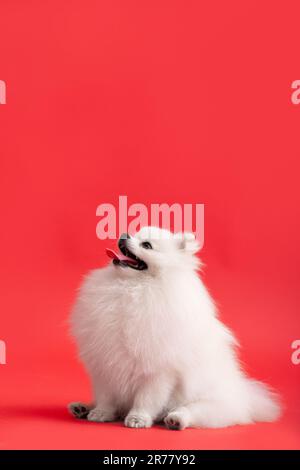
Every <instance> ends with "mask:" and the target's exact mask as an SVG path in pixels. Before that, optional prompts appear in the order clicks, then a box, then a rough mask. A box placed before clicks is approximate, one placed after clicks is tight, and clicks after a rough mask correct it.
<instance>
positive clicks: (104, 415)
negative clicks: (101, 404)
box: [87, 408, 115, 423]
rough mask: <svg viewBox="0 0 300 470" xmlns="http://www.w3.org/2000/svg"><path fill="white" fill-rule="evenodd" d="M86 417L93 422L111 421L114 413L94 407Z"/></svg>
mask: <svg viewBox="0 0 300 470" xmlns="http://www.w3.org/2000/svg"><path fill="white" fill-rule="evenodd" d="M87 419H88V420H89V421H93V422H94V423H105V422H107V421H113V420H114V419H115V414H114V413H113V412H112V411H107V410H103V409H100V408H94V409H93V410H91V411H90V412H89V414H88V416H87Z"/></svg>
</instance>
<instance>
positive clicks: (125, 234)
mask: <svg viewBox="0 0 300 470" xmlns="http://www.w3.org/2000/svg"><path fill="white" fill-rule="evenodd" d="M127 238H130V235H129V233H122V235H121V236H120V240H121V239H123V240H126V239H127Z"/></svg>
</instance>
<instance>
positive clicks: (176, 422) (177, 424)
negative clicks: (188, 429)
mask: <svg viewBox="0 0 300 470" xmlns="http://www.w3.org/2000/svg"><path fill="white" fill-rule="evenodd" d="M164 422H165V424H166V426H167V428H168V429H172V430H174V431H181V430H182V429H184V428H185V423H184V420H183V417H182V416H181V415H180V414H179V413H176V412H174V413H170V414H168V416H167V417H166V418H165V419H164Z"/></svg>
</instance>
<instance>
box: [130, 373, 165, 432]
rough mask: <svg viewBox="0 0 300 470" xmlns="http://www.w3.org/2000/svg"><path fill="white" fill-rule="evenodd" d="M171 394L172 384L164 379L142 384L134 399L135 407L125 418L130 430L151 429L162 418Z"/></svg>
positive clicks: (155, 379) (157, 378)
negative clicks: (154, 422)
mask: <svg viewBox="0 0 300 470" xmlns="http://www.w3.org/2000/svg"><path fill="white" fill-rule="evenodd" d="M170 392H171V383H170V382H168V381H167V380H166V378H163V377H156V378H153V379H149V380H148V381H146V382H145V383H144V384H142V385H141V386H140V388H139V390H138V392H137V394H136V396H135V398H134V402H133V407H132V408H131V410H130V411H129V413H128V415H127V416H126V418H125V426H127V427H129V428H149V427H151V426H152V424H153V421H155V420H157V419H158V417H160V416H161V413H162V410H163V409H164V407H165V405H166V403H167V401H168V399H169V396H170Z"/></svg>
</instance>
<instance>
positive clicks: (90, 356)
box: [69, 227, 280, 429]
mask: <svg viewBox="0 0 300 470" xmlns="http://www.w3.org/2000/svg"><path fill="white" fill-rule="evenodd" d="M119 249H120V253H118V254H117V253H115V252H113V251H112V250H107V252H108V254H109V256H110V257H112V258H113V262H112V263H111V264H110V265H109V266H107V267H105V268H104V269H97V270H95V271H93V272H91V273H90V274H89V275H88V276H87V278H86V280H85V282H84V283H83V286H82V287H81V289H80V293H79V297H78V300H77V303H76V305H75V308H74V312H73V314H72V332H73V334H74V335H75V337H76V338H77V341H78V345H79V350H80V356H81V358H82V360H83V362H84V364H85V366H86V368H87V370H88V372H89V374H90V376H91V380H92V385H93V391H94V404H92V405H85V404H82V403H79V402H76V403H71V404H70V405H69V409H70V411H71V413H72V414H73V415H75V416H76V417H77V418H87V419H88V420H90V421H97V422H104V421H112V420H115V419H117V418H120V417H123V418H125V426H128V427H133V428H144V427H150V426H151V425H152V424H153V423H154V422H160V421H164V422H165V424H166V425H167V427H168V428H170V429H184V428H185V427H187V426H190V427H199V426H201V427H214V428H215V427H223V426H231V425H234V424H246V423H252V422H254V421H273V420H275V419H276V418H277V417H278V416H279V414H280V406H279V404H278V401H277V400H276V397H275V395H274V394H273V393H271V392H270V391H269V390H268V388H267V387H266V386H265V385H263V384H262V383H260V382H257V381H254V380H252V379H249V378H248V377H247V376H246V375H245V374H244V372H243V371H242V370H241V367H240V365H239V363H238V360H237V358H236V355H235V346H236V341H235V339H234V336H233V335H232V333H231V332H230V330H229V329H228V328H227V327H225V326H224V325H223V324H222V323H221V322H220V320H218V318H217V314H216V309H215V307H214V304H213V301H212V299H211V298H210V296H209V294H208V292H207V290H206V288H205V287H204V285H203V283H202V282H201V280H200V279H199V277H198V275H197V272H196V270H197V268H198V267H199V260H198V258H197V257H196V256H195V253H196V252H197V251H198V245H197V242H196V240H195V238H194V236H193V235H192V234H189V233H184V234H172V233H170V232H169V231H166V230H161V229H158V228H155V227H144V228H142V229H141V230H140V231H139V232H138V233H137V234H136V235H135V236H134V237H130V236H129V235H127V234H126V235H125V236H122V237H121V238H120V240H119Z"/></svg>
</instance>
